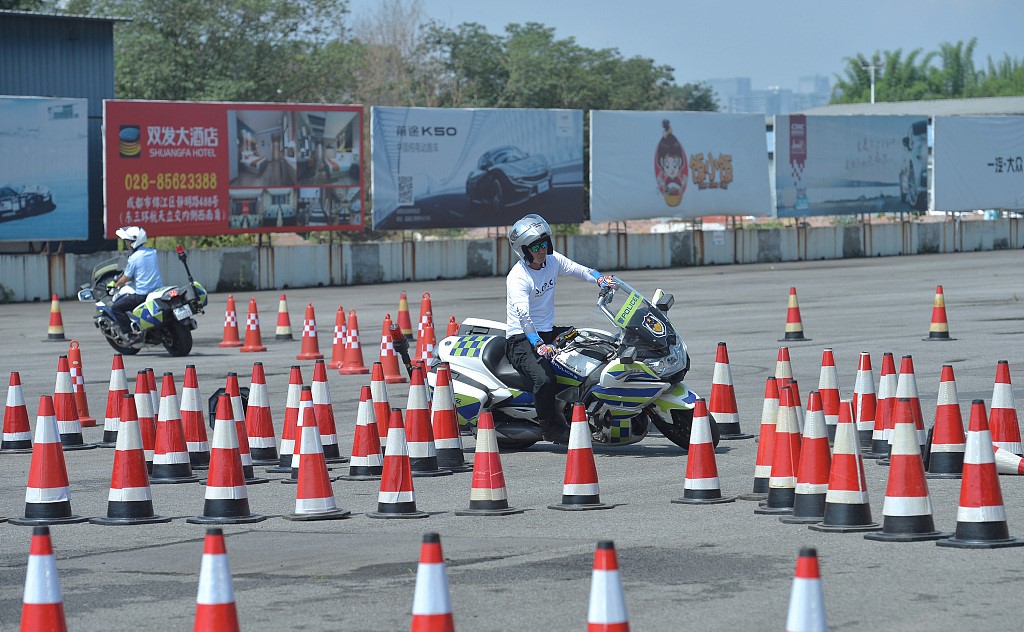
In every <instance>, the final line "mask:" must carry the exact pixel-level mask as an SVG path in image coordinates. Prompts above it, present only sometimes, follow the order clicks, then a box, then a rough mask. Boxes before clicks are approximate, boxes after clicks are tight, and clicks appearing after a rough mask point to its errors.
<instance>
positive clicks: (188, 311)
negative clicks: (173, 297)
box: [174, 305, 192, 320]
mask: <svg viewBox="0 0 1024 632" xmlns="http://www.w3.org/2000/svg"><path fill="white" fill-rule="evenodd" d="M174 317H175V318H177V319H178V320H185V319H187V318H191V317H192V308H191V307H189V306H188V305H182V306H181V307H175V308H174Z"/></svg>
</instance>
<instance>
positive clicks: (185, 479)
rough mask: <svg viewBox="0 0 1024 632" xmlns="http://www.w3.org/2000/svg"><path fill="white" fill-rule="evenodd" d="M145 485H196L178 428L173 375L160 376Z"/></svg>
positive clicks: (179, 414)
mask: <svg viewBox="0 0 1024 632" xmlns="http://www.w3.org/2000/svg"><path fill="white" fill-rule="evenodd" d="M139 441H140V442H141V441H142V434H141V432H140V433H139ZM149 482H151V483H153V484H155V485H156V484H161V483H197V482H199V477H197V476H193V475H192V465H191V461H190V459H189V456H188V447H187V446H186V444H185V429H184V428H183V427H182V424H181V405H180V404H179V403H178V392H177V390H176V389H175V388H174V374H172V373H164V379H163V384H161V389H160V416H159V418H158V421H157V422H156V449H155V450H154V452H153V476H151V477H150V479H149Z"/></svg>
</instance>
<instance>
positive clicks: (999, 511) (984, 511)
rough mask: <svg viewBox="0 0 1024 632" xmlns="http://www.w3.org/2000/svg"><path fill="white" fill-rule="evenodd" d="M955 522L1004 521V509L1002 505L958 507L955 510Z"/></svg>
mask: <svg viewBox="0 0 1024 632" xmlns="http://www.w3.org/2000/svg"><path fill="white" fill-rule="evenodd" d="M956 521H957V522H1006V509H1005V508H1004V507H1003V506H1002V505H997V506H995V507H959V508H957V510H956Z"/></svg>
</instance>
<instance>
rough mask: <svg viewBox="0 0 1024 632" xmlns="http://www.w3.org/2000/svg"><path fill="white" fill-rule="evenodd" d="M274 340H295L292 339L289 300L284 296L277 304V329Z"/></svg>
mask: <svg viewBox="0 0 1024 632" xmlns="http://www.w3.org/2000/svg"><path fill="white" fill-rule="evenodd" d="M274 340H294V338H292V319H291V318H290V317H289V316H288V299H287V298H285V295H284V294H282V295H281V300H279V301H278V302H277V327H276V328H275V329H274Z"/></svg>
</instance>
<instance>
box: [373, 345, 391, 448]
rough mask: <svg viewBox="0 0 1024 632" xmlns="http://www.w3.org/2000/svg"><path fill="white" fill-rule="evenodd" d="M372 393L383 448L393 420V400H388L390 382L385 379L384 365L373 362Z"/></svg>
mask: <svg viewBox="0 0 1024 632" xmlns="http://www.w3.org/2000/svg"><path fill="white" fill-rule="evenodd" d="M370 395H371V396H372V398H373V418H374V419H375V420H376V421H377V436H378V437H380V441H381V448H384V447H385V443H386V442H387V440H388V425H389V424H390V422H391V402H390V401H388V383H387V380H385V379H384V365H383V364H381V363H380V362H374V363H373V372H371V373H370Z"/></svg>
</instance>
